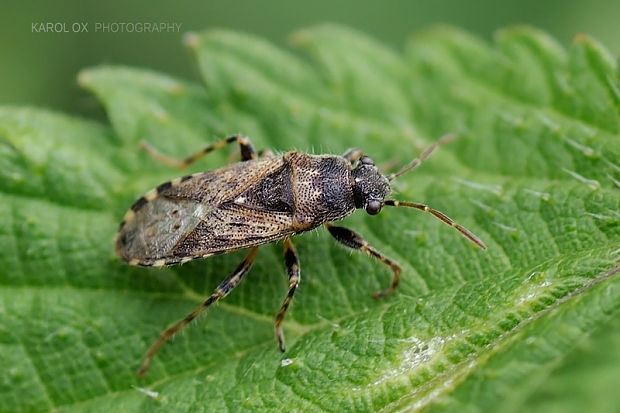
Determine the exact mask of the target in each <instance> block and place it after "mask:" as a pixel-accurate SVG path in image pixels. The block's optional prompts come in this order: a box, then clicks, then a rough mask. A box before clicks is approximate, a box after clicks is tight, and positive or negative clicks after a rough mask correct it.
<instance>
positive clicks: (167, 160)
mask: <svg viewBox="0 0 620 413" xmlns="http://www.w3.org/2000/svg"><path fill="white" fill-rule="evenodd" d="M233 142H237V143H238V144H239V148H240V149H241V160H242V161H247V160H250V159H256V151H255V150H254V147H252V143H251V142H250V140H249V139H248V138H246V137H245V136H241V135H233V136H229V137H228V138H226V139H222V140H221V141H217V142H215V143H213V144H211V145H209V146H207V147H205V148H202V149H201V150H199V151H198V152H196V153H194V154H192V155H190V156H188V157H187V158H185V159H183V160H181V161H178V160H176V159H173V158H171V157H169V156H167V155H164V154H163V153H161V152H159V151H158V150H157V149H155V148H154V147H153V146H151V145H149V144H148V143H146V142H145V141H142V142H140V148H142V149H144V150H145V151H147V152H148V153H149V154H150V155H151V156H152V157H153V158H155V159H157V160H158V161H160V162H161V163H163V164H166V165H168V166H172V167H174V168H185V167H187V166H189V165H191V164H192V163H194V162H196V161H197V160H198V159H200V158H202V157H203V156H205V155H206V154H208V153H209V152H212V151H214V150H216V149H221V148H223V147H225V146H226V145H228V144H230V143H233Z"/></svg>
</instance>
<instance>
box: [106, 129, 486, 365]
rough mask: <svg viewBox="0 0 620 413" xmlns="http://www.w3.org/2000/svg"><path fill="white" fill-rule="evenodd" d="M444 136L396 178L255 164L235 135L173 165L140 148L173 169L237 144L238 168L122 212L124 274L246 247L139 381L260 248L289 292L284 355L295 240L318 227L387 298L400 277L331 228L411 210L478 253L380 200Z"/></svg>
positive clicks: (330, 163)
mask: <svg viewBox="0 0 620 413" xmlns="http://www.w3.org/2000/svg"><path fill="white" fill-rule="evenodd" d="M453 138H454V136H453V135H447V136H444V137H443V138H441V139H439V140H438V141H437V142H435V143H434V144H433V145H431V146H430V147H428V148H427V149H426V150H425V151H423V152H422V154H421V155H420V156H419V157H418V158H416V159H414V160H413V161H411V162H410V163H409V164H407V165H405V166H404V167H403V168H402V169H400V170H399V171H397V172H395V173H391V174H388V175H383V174H381V172H380V171H379V170H378V169H377V167H376V166H375V163H374V161H373V160H372V159H371V158H369V157H368V156H365V155H364V154H363V152H362V151H360V150H359V149H350V150H348V151H347V152H346V153H345V154H344V155H342V156H338V155H309V154H305V153H302V152H297V151H292V152H286V153H284V154H282V155H279V156H273V155H272V154H268V155H265V156H262V157H258V156H257V155H256V152H255V151H254V148H253V147H252V145H251V143H250V141H249V140H248V139H247V138H246V137H243V136H239V135H236V136H231V137H229V138H226V139H223V140H221V141H219V142H216V143H214V144H212V145H209V146H207V147H206V148H204V149H202V150H200V151H199V152H197V153H195V154H193V155H191V156H189V157H187V158H186V159H184V160H183V161H176V160H173V159H171V158H169V157H167V156H165V155H163V154H161V153H159V152H158V151H157V150H155V149H154V148H153V147H151V146H150V145H148V144H143V148H144V149H146V150H147V151H148V152H149V153H151V155H152V156H153V157H155V158H156V159H158V160H160V161H161V162H163V163H165V164H167V165H170V166H175V167H180V168H183V167H186V166H188V165H189V164H191V163H192V162H194V161H196V160H197V159H199V158H200V157H202V156H203V155H205V154H207V153H209V152H211V151H213V150H215V149H219V148H222V147H224V146H226V145H227V144H230V143H233V142H236V143H238V144H239V147H240V149H241V160H242V162H239V163H235V164H231V165H228V166H225V167H223V168H219V169H216V170H213V171H207V172H200V173H196V174H193V175H187V176H183V177H181V178H176V179H173V180H172V181H169V182H165V183H163V184H161V185H159V186H158V187H157V188H155V189H152V190H151V191H149V192H147V193H146V194H145V195H144V196H143V197H141V198H140V199H138V200H137V201H136V202H135V203H134V204H133V205H132V206H131V208H130V209H129V211H127V213H126V214H125V217H124V218H123V220H122V222H121V225H120V228H119V231H118V233H117V235H116V240H115V244H116V245H115V246H116V253H117V254H118V255H119V256H120V257H121V258H122V259H123V260H125V261H127V262H129V264H131V265H140V266H145V267H162V266H167V265H173V264H182V263H185V262H188V261H191V260H195V259H200V258H206V257H209V256H211V255H214V254H223V253H227V252H230V251H234V250H238V249H245V248H249V251H248V253H247V255H246V257H245V259H244V260H243V261H242V262H241V263H240V264H239V266H238V267H237V268H235V270H234V271H233V272H232V273H231V274H230V275H229V276H228V277H227V278H226V279H224V281H222V283H221V284H220V285H219V286H218V287H217V288H216V289H215V291H214V292H213V293H212V294H211V296H209V297H208V298H207V299H206V300H205V301H204V302H203V303H202V304H200V305H199V306H198V307H197V308H196V309H194V311H192V312H191V313H190V314H188V315H187V316H186V317H185V318H183V319H182V320H180V321H179V322H177V323H176V324H174V325H173V326H171V327H169V328H168V329H166V330H164V331H163V332H162V333H161V335H160V336H159V338H158V339H157V340H156V341H155V342H154V343H153V345H152V346H151V347H150V348H149V350H148V352H147V353H146V356H145V359H144V362H143V363H142V365H141V367H140V368H139V369H138V372H137V374H138V375H143V374H144V373H145V372H146V370H147V369H148V367H149V364H150V362H151V360H152V359H153V357H154V355H155V353H157V351H158V350H159V348H160V347H161V346H162V344H164V343H165V342H166V340H168V339H169V338H171V337H172V336H173V335H174V334H176V333H177V332H178V331H179V330H180V329H182V328H183V327H184V326H185V325H187V324H188V323H190V322H191V321H192V320H193V319H194V318H196V317H197V316H198V315H199V314H200V313H202V312H203V311H204V310H205V309H207V308H208V307H209V306H210V305H211V304H213V303H215V302H216V301H218V300H219V299H221V298H223V297H225V296H226V295H227V294H228V293H229V292H230V291H231V290H232V289H233V288H235V287H236V286H237V285H238V284H239V282H240V281H241V280H242V279H243V277H244V276H245V275H246V273H247V272H248V271H249V269H250V267H251V266H252V263H253V262H254V259H255V258H256V254H257V252H258V248H259V246H260V245H262V244H266V243H269V242H273V241H279V240H282V241H283V244H284V261H285V263H286V268H287V272H288V279H289V290H288V294H287V295H286V297H285V298H284V301H283V303H282V305H281V307H280V310H279V311H278V313H277V314H276V317H275V336H276V339H277V340H278V344H279V347H280V350H282V351H284V350H285V345H284V333H283V331H282V320H283V319H284V316H285V314H286V311H287V309H288V307H289V305H290V303H291V300H292V299H293V295H294V294H295V290H296V289H297V286H298V285H299V280H300V271H299V258H298V256H297V252H296V251H295V247H294V246H293V243H292V242H291V240H290V237H292V236H293V235H296V234H299V233H302V232H305V231H309V230H311V229H314V228H316V227H318V226H320V225H324V226H325V227H326V228H327V230H328V231H329V233H330V234H331V235H332V236H333V237H334V238H336V240H337V241H338V242H340V243H342V244H344V245H345V246H347V247H350V248H353V249H357V250H360V251H362V252H364V253H365V254H367V255H369V256H371V257H373V258H375V259H377V260H379V261H380V262H382V263H384V264H385V265H387V266H388V267H389V268H390V269H391V270H392V272H393V274H394V275H393V277H392V282H391V284H390V286H389V287H388V288H387V289H385V290H383V291H378V292H376V293H374V297H375V298H381V297H386V296H388V295H390V294H391V293H392V292H393V291H394V289H395V288H396V287H397V286H398V283H399V281H400V273H401V268H400V267H399V266H398V264H397V263H396V262H394V261H392V260H391V259H390V258H388V257H386V256H384V255H383V254H381V253H380V252H379V251H377V250H376V249H374V248H373V247H371V246H370V245H369V244H368V242H366V240H364V238H362V237H361V236H360V235H359V234H357V233H355V232H353V231H351V230H350V229H347V228H344V227H340V226H335V225H333V224H332V222H334V221H338V220H340V219H342V218H345V217H346V216H348V215H350V214H352V213H353V212H354V211H355V210H356V209H358V208H363V209H364V210H365V211H366V212H367V213H368V214H370V215H375V214H378V213H379V212H380V211H381V208H382V207H384V206H395V207H399V206H401V207H409V208H415V209H419V210H422V211H424V212H428V213H430V214H432V215H434V216H435V217H436V218H439V219H440V220H442V221H443V222H444V223H446V224H448V225H450V226H451V227H453V228H455V229H456V230H458V231H459V232H460V233H461V234H463V235H464V236H465V237H467V238H468V239H469V240H470V241H472V242H473V243H474V244H476V245H477V246H478V247H481V248H486V247H485V245H484V244H483V243H482V241H480V239H478V237H476V236H475V235H474V234H472V233H471V232H470V231H468V230H467V229H465V228H464V227H462V226H460V225H459V224H457V223H455V222H454V221H453V220H452V219H450V218H449V217H447V216H446V215H444V214H443V213H441V212H439V211H437V210H434V209H432V208H430V207H428V206H426V205H423V204H418V203H414V202H401V201H396V200H392V199H386V197H388V195H389V194H390V192H391V187H390V182H391V181H392V180H394V179H396V178H397V177H399V176H401V175H403V174H404V173H406V172H408V171H410V170H412V169H414V168H416V167H417V166H418V165H420V164H421V163H422V161H424V160H425V159H426V158H428V157H429V156H430V154H431V153H432V152H433V151H434V150H435V149H436V148H437V147H438V146H439V145H441V144H444V143H446V142H448V141H450V140H451V139H453Z"/></svg>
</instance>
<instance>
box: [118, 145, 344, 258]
mask: <svg viewBox="0 0 620 413" xmlns="http://www.w3.org/2000/svg"><path fill="white" fill-rule="evenodd" d="M350 179H351V176H350V163H349V162H347V161H346V160H345V159H344V158H342V157H339V156H333V155H321V156H315V155H307V154H304V153H301V152H288V153H285V154H284V155H282V156H279V157H273V158H264V159H258V160H248V161H246V162H240V163H236V164H232V165H229V166H225V167H223V168H220V169H216V170H214V171H208V172H203V173H201V174H196V175H193V176H191V177H190V178H187V179H181V180H178V179H177V180H176V182H177V184H176V185H172V184H171V183H170V182H166V183H164V184H161V185H159V186H158V187H157V197H156V198H155V199H154V200H152V201H150V202H147V201H146V200H145V198H144V197H142V198H140V202H139V203H136V204H134V206H133V207H132V209H133V211H134V212H135V217H133V218H132V219H131V220H129V221H127V222H125V224H124V225H123V226H122V228H121V229H120V231H119V235H118V237H117V243H116V250H117V252H118V254H119V256H120V257H121V258H123V259H124V260H126V261H132V260H134V261H133V263H136V264H138V265H145V266H148V265H153V263H160V262H161V260H164V263H165V265H169V264H174V263H178V262H181V261H182V260H183V259H186V258H190V259H194V258H201V257H203V256H205V255H212V254H220V253H224V252H228V251H232V250H237V249H241V248H247V247H250V246H254V245H260V244H264V243H267V242H271V241H276V240H281V239H284V238H287V237H290V236H291V235H294V234H297V233H300V232H303V231H308V230H310V229H313V228H316V227H317V226H319V225H321V224H323V223H325V222H329V221H334V220H338V219H341V218H344V217H345V216H347V215H349V214H350V213H352V212H353V210H354V209H355V205H354V201H353V191H352V189H351V185H350V184H349V182H350ZM135 260H137V262H136V261H135Z"/></svg>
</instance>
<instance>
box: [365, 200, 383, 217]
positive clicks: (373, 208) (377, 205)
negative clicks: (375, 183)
mask: <svg viewBox="0 0 620 413" xmlns="http://www.w3.org/2000/svg"><path fill="white" fill-rule="evenodd" d="M379 211H381V202H380V201H376V200H372V201H368V204H366V212H367V213H368V214H370V215H377V214H378V213H379Z"/></svg>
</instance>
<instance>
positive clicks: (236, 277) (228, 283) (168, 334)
mask: <svg viewBox="0 0 620 413" xmlns="http://www.w3.org/2000/svg"><path fill="white" fill-rule="evenodd" d="M257 252H258V247H252V249H250V252H249V253H248V255H247V256H246V257H245V259H244V260H243V261H242V262H241V264H239V266H237V268H235V270H234V271H233V273H232V274H231V275H229V276H228V277H227V278H226V279H225V280H224V281H222V283H220V285H219V286H218V287H217V288H216V289H215V291H214V292H213V294H211V296H210V297H209V298H207V299H206V300H205V302H203V303H202V304H200V305H199V306H198V307H196V308H195V309H194V311H192V312H191V313H189V314H188V315H186V316H185V318H183V319H182V320H180V321H178V322H177V323H176V324H175V325H173V326H171V327H168V328H167V329H166V330H164V331H163V332H162V333H161V334H160V335H159V338H158V339H157V340H155V342H154V343H153V344H152V345H151V347H150V348H149V350H148V351H147V352H146V356H144V361H143V362H142V365H141V366H140V368H139V369H138V371H137V372H136V374H137V375H138V376H144V374H145V373H146V371H147V370H148V368H149V365H150V364H151V360H153V357H154V356H155V353H157V351H158V350H159V348H160V347H161V346H162V345H163V344H164V343H165V342H166V341H168V340H169V339H171V338H172V337H173V336H174V335H175V334H176V333H177V332H178V331H179V330H181V329H182V328H183V327H185V326H186V325H187V324H189V323H191V322H192V320H193V319H195V318H196V317H198V316H199V315H200V313H202V312H203V311H204V310H206V309H207V308H208V307H209V306H211V304H213V303H215V302H217V301H218V300H220V299H221V298H224V297H226V296H227V295H228V293H230V292H231V291H232V290H233V289H234V288H235V287H236V286H237V285H239V283H240V282H241V280H242V279H243V277H244V276H245V275H246V274H247V272H248V271H249V269H250V267H252V264H253V263H254V259H255V258H256V253H257Z"/></svg>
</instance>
